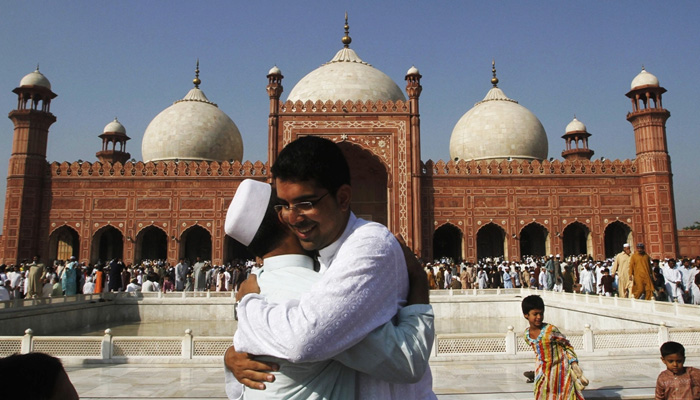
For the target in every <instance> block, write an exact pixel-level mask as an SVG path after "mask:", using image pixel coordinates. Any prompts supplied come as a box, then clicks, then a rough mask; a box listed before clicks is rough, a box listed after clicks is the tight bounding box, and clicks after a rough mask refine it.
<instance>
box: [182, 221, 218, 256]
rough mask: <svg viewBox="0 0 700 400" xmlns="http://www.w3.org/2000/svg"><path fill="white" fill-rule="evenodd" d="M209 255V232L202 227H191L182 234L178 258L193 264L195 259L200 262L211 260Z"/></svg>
mask: <svg viewBox="0 0 700 400" xmlns="http://www.w3.org/2000/svg"><path fill="white" fill-rule="evenodd" d="M211 253H212V241H211V232H209V231H208V230H207V229H205V228H204V227H203V226H201V225H193V226H191V227H189V228H187V229H186V230H185V231H184V232H182V235H181V236H180V254H179V258H185V259H187V260H190V262H192V263H194V260H196V259H197V257H199V258H201V259H202V260H211Z"/></svg>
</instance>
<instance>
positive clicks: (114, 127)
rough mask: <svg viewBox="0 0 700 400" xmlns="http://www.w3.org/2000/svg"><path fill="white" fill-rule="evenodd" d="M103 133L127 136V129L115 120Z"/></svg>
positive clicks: (106, 126)
mask: <svg viewBox="0 0 700 400" xmlns="http://www.w3.org/2000/svg"><path fill="white" fill-rule="evenodd" d="M102 133H123V134H125V135H126V128H124V125H122V123H121V122H119V120H117V118H114V121H112V122H110V123H108V124H107V125H105V128H104V129H103V130H102Z"/></svg>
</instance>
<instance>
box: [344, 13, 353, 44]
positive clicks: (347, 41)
mask: <svg viewBox="0 0 700 400" xmlns="http://www.w3.org/2000/svg"><path fill="white" fill-rule="evenodd" d="M351 42H352V39H351V38H350V25H348V12H347V11H345V36H343V45H344V47H345V48H346V49H347V48H348V47H350V43H351Z"/></svg>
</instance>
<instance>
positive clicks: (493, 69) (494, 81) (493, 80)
mask: <svg viewBox="0 0 700 400" xmlns="http://www.w3.org/2000/svg"><path fill="white" fill-rule="evenodd" d="M491 73H493V78H491V84H492V85H493V87H498V78H496V59H493V60H491Z"/></svg>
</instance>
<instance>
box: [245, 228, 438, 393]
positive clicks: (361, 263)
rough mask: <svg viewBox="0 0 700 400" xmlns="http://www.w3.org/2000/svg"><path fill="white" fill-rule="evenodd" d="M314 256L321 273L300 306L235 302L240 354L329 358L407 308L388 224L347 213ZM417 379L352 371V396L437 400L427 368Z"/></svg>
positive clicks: (252, 297) (259, 299)
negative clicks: (391, 378)
mask: <svg viewBox="0 0 700 400" xmlns="http://www.w3.org/2000/svg"><path fill="white" fill-rule="evenodd" d="M319 254H320V261H321V270H322V271H325V272H324V273H323V275H322V278H321V280H320V281H319V282H317V283H316V284H314V285H313V286H312V287H311V290H309V291H308V292H307V293H304V294H303V295H302V296H301V298H300V299H299V300H298V301H295V300H291V301H286V302H283V303H278V304H275V303H271V302H269V301H268V300H267V299H266V298H265V297H264V296H262V295H259V294H249V295H246V296H245V297H244V298H243V299H242V300H241V302H240V303H239V305H238V317H239V325H238V330H237V331H236V334H235V336H234V345H235V347H236V349H237V350H238V351H243V352H248V353H252V354H267V355H271V356H273V357H277V358H283V359H286V360H291V361H293V362H311V361H323V360H327V359H330V358H333V357H334V356H337V355H339V353H340V352H342V351H344V350H347V349H349V348H350V347H352V346H353V345H355V344H357V343H358V342H360V341H361V340H362V339H363V338H365V336H367V334H369V333H370V332H371V331H373V330H374V329H376V328H377V327H380V326H382V325H384V324H385V323H386V322H389V321H391V320H392V318H393V317H394V316H395V315H396V314H397V312H398V311H399V310H400V309H401V308H402V307H403V306H404V305H405V304H406V296H407V294H408V273H407V271H406V265H405V260H404V257H403V251H402V250H401V246H400V245H399V244H398V242H397V241H396V239H395V238H394V237H393V235H392V234H391V233H390V232H389V231H388V230H387V229H386V227H384V226H382V225H380V224H377V223H372V222H367V221H363V220H361V219H357V218H356V217H355V216H354V214H351V215H350V219H349V221H348V224H347V226H346V228H345V231H344V232H343V234H342V235H341V237H340V238H339V239H338V240H337V241H336V242H334V243H333V244H331V245H330V246H328V247H326V248H324V249H321V250H320V252H319ZM424 345H425V344H424ZM431 345H432V343H430V344H428V345H425V346H427V348H428V349H430V346H431ZM400 350H403V351H404V352H405V351H409V352H410V351H412V350H413V349H410V348H409V349H406V348H403V349H400ZM379 361H383V362H391V361H393V360H379ZM418 376H420V381H419V382H418V383H415V384H399V383H390V382H388V381H386V380H382V379H380V378H379V377H375V376H370V375H369V374H366V373H358V374H357V388H358V392H357V393H356V398H361V399H401V400H410V399H421V400H422V399H436V397H435V395H434V394H433V392H432V375H431V373H430V368H426V370H425V373H424V374H422V376H421V375H418Z"/></svg>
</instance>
